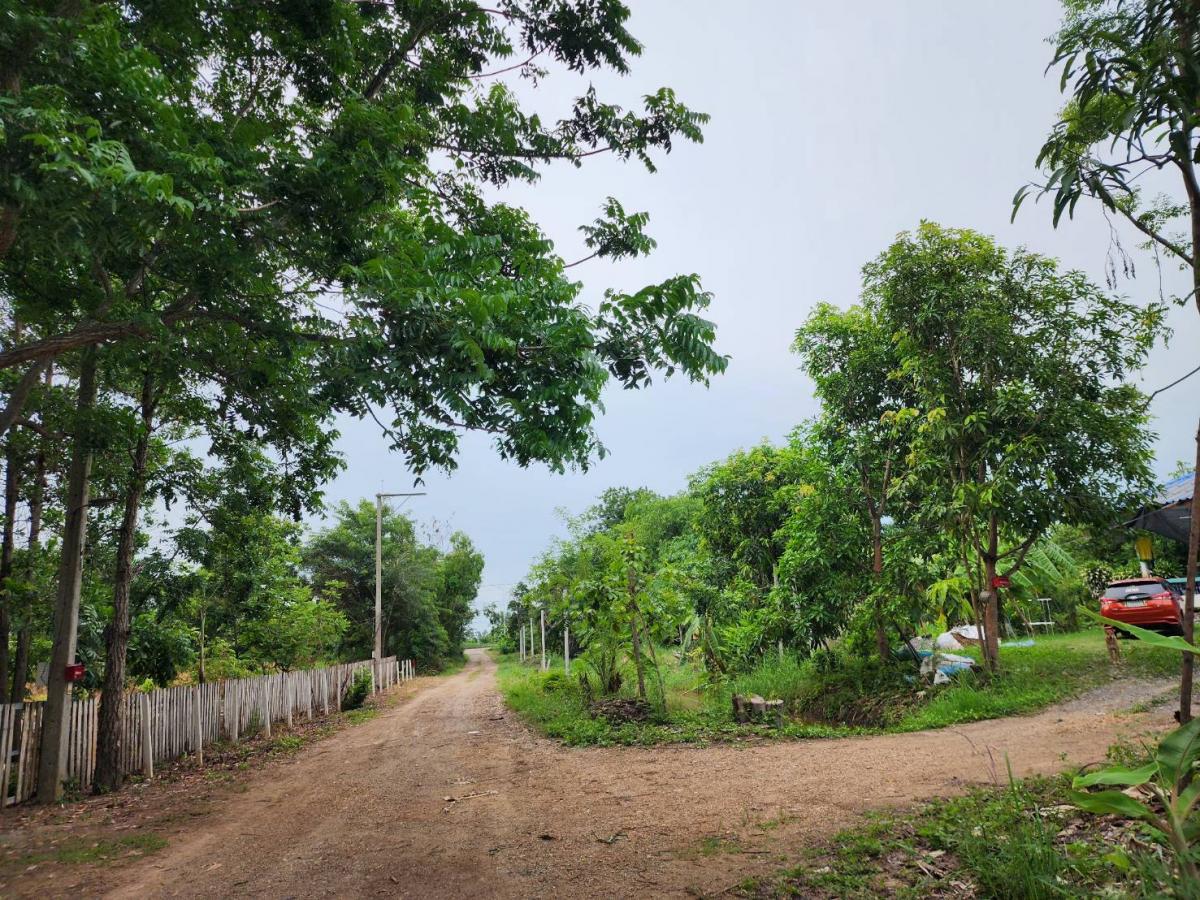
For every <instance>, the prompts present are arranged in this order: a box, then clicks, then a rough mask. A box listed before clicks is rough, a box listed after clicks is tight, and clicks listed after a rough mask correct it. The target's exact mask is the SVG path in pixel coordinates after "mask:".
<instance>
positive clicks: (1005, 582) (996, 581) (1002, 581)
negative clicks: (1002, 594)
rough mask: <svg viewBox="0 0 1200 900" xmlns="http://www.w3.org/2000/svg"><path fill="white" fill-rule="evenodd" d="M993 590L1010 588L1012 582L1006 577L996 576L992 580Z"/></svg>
mask: <svg viewBox="0 0 1200 900" xmlns="http://www.w3.org/2000/svg"><path fill="white" fill-rule="evenodd" d="M992 587H993V588H1002V587H1012V581H1011V580H1010V579H1009V577H1008V576H1007V575H996V576H993V578H992Z"/></svg>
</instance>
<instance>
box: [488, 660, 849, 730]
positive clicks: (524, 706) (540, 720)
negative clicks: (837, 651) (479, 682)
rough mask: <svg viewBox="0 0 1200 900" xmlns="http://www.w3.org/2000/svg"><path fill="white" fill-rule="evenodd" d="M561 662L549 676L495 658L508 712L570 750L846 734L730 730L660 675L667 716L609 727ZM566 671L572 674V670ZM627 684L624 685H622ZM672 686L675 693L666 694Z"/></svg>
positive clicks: (681, 679)
mask: <svg viewBox="0 0 1200 900" xmlns="http://www.w3.org/2000/svg"><path fill="white" fill-rule="evenodd" d="M561 665H562V664H561V662H559V663H558V667H557V668H552V669H551V671H549V672H540V671H538V670H537V668H536V667H531V666H525V665H522V664H521V662H520V661H519V660H517V658H516V657H515V655H511V654H510V655H507V656H504V657H502V658H501V660H500V667H499V673H498V680H499V685H500V691H501V693H502V694H503V695H504V699H505V701H506V702H507V703H508V705H509V707H511V708H512V709H515V710H516V711H517V712H519V713H521V714H522V715H523V716H524V717H525V718H526V719H528V720H529V721H530V722H531V723H533V724H534V725H535V726H536V727H537V728H538V729H540V730H541V731H542V732H543V733H544V734H546V735H547V736H548V737H552V738H557V739H558V740H561V741H563V742H564V743H566V744H568V745H571V746H592V745H599V746H610V745H614V744H623V745H638V746H652V745H656V744H692V743H706V742H712V741H736V740H745V739H747V738H777V737H836V736H839V735H844V734H850V733H852V730H851V729H845V728H831V727H829V726H824V725H808V724H805V723H799V722H795V723H789V724H788V725H787V726H786V727H785V728H784V730H783V731H782V732H780V731H777V730H775V729H774V728H772V727H770V726H765V725H735V724H733V722H732V721H731V719H730V717H729V715H727V714H723V713H722V712H720V711H718V710H716V709H714V708H712V707H710V706H708V705H706V704H705V703H704V701H703V698H701V702H700V704H699V706H697V704H696V703H695V701H694V700H693V699H692V698H691V697H689V696H688V695H687V693H686V692H684V693H683V695H682V696H681V693H680V691H679V689H678V687H679V685H680V684H686V683H688V681H689V678H688V677H687V675H686V673H670V678H668V675H669V673H667V672H664V680H665V681H667V682H668V683H667V697H668V700H667V712H666V713H665V714H660V715H656V716H654V717H652V718H651V719H650V720H649V721H646V722H624V723H611V722H609V721H607V720H605V719H603V718H593V717H592V716H591V714H590V713H589V712H588V709H587V706H586V703H585V701H584V697H583V693H582V691H581V690H580V689H579V685H578V682H577V681H575V680H573V679H565V678H563V677H562V674H561ZM572 671H573V672H574V671H576V666H575V664H572ZM627 681H629V679H627ZM672 682H673V683H674V685H675V689H674V690H673V688H672Z"/></svg>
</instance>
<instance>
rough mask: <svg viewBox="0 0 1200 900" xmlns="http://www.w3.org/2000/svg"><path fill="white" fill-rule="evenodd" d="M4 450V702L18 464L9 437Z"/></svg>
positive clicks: (0, 541) (0, 642) (2, 697)
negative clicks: (9, 584)
mask: <svg viewBox="0 0 1200 900" xmlns="http://www.w3.org/2000/svg"><path fill="white" fill-rule="evenodd" d="M6 444H7V446H6V448H5V451H4V528H3V531H4V534H3V537H2V538H0V703H8V663H9V658H8V636H9V631H10V629H11V620H10V610H11V598H10V597H9V591H8V579H9V578H11V577H12V568H13V541H14V540H15V535H14V526H15V524H16V518H17V499H18V494H19V493H20V486H19V485H20V478H19V473H18V471H17V469H18V467H19V465H20V463H19V461H18V459H17V448H16V447H15V446H14V445H13V441H12V437H11V436H9V439H8V441H7V442H6Z"/></svg>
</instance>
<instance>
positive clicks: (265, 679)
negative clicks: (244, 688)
mask: <svg viewBox="0 0 1200 900" xmlns="http://www.w3.org/2000/svg"><path fill="white" fill-rule="evenodd" d="M261 681H262V710H263V727H264V728H266V731H267V737H270V736H271V676H270V675H263V676H262V678H261Z"/></svg>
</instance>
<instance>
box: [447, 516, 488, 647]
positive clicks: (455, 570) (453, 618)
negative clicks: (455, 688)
mask: <svg viewBox="0 0 1200 900" xmlns="http://www.w3.org/2000/svg"><path fill="white" fill-rule="evenodd" d="M482 581H483V554H481V553H480V552H479V551H478V550H476V549H475V545H474V544H472V543H471V539H470V538H469V537H467V535H465V534H463V533H462V532H461V531H456V532H455V533H454V534H452V535H450V549H449V550H448V551H446V552H445V553H443V554H442V556H441V558H440V559H439V560H438V563H437V587H436V589H435V590H436V596H437V600H436V602H437V608H438V618H439V620H440V621H441V623H442V628H443V630H444V631H445V632H446V636H447V637H448V638H449V641H450V646H449V648H448V650H447V652H448V654H449V656H450V657H452V658H454V657H461V656H462V645H463V641H465V640H466V638H467V626H468V625H470V624H471V620H472V619H473V618H475V610H474V607H473V605H472V604H474V602H475V598H476V597H477V596H478V595H479V585H480V584H481V583H482Z"/></svg>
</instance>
